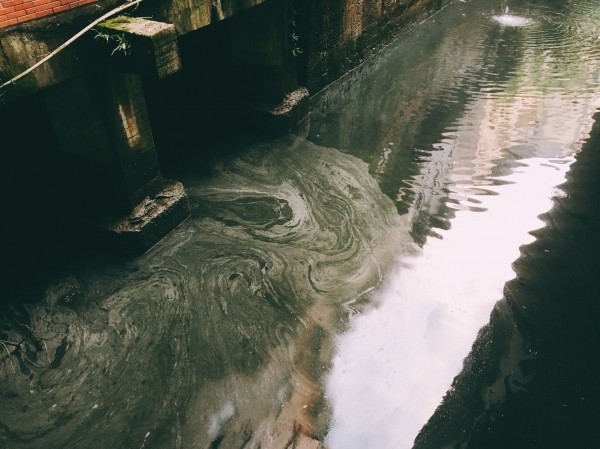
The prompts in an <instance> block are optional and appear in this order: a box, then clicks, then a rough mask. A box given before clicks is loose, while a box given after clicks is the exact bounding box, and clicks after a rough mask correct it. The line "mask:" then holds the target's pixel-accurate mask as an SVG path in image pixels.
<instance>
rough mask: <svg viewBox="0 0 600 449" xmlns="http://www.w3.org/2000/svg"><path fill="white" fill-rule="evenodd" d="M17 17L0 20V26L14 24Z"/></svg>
mask: <svg viewBox="0 0 600 449" xmlns="http://www.w3.org/2000/svg"><path fill="white" fill-rule="evenodd" d="M17 23H18V22H17V19H11V20H6V21H4V22H0V28H4V27H9V26H11V25H16V24H17Z"/></svg>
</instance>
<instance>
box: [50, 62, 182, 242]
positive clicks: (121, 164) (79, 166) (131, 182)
mask: <svg viewBox="0 0 600 449" xmlns="http://www.w3.org/2000/svg"><path fill="white" fill-rule="evenodd" d="M46 102H47V105H48V109H49V112H50V115H51V118H52V122H53V126H54V131H55V133H56V136H57V139H58V142H59V145H60V148H61V152H62V153H63V155H64V156H65V161H66V163H68V164H69V166H70V168H71V171H72V173H73V177H72V179H73V182H74V189H78V190H79V192H80V193H81V192H83V195H82V198H83V201H84V203H85V204H84V205H83V209H84V210H85V212H86V215H87V217H88V218H93V219H95V220H100V221H101V222H102V223H101V224H102V226H103V227H104V228H105V229H107V230H108V231H110V232H111V233H112V234H114V235H115V236H116V237H118V239H119V240H120V244H121V246H123V247H125V248H126V249H131V250H137V251H139V250H145V249H147V248H149V247H150V246H152V245H153V244H154V243H156V242H157V241H158V240H160V238H162V237H163V236H164V235H165V234H166V233H168V232H169V231H170V230H171V229H172V228H173V227H175V226H176V225H177V224H179V223H180V222H181V221H183V220H184V219H185V218H186V217H187V216H188V215H189V207H188V205H187V199H186V196H185V192H184V190H183V186H181V184H180V183H176V182H173V181H168V180H165V179H164V178H163V177H162V176H161V174H160V170H159V167H158V160H157V156H156V151H155V148H154V140H153V138H152V131H151V129H150V123H149V119H148V113H147V111H146V103H145V99H144V95H143V90H142V85H141V80H140V77H139V76H138V75H135V74H126V73H118V72H113V71H106V72H103V73H101V74H96V75H94V76H90V77H89V78H86V79H84V78H77V79H74V80H71V81H68V82H66V83H63V84H61V85H59V86H56V87H55V88H52V89H49V90H48V91H47V92H46Z"/></svg>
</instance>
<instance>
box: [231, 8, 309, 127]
mask: <svg viewBox="0 0 600 449" xmlns="http://www.w3.org/2000/svg"><path fill="white" fill-rule="evenodd" d="M289 9H290V8H289V2H288V0H272V1H268V2H265V3H263V4H261V5H258V6H255V7H253V8H250V9H248V10H247V11H244V12H242V13H240V14H237V15H235V16H233V17H232V18H231V19H230V20H231V23H230V38H231V55H232V60H233V65H234V67H235V71H236V72H237V73H238V74H239V77H238V80H237V84H238V85H239V86H240V91H241V96H242V97H243V98H245V99H246V101H247V102H248V103H249V104H251V105H252V108H253V109H254V110H255V111H258V112H261V113H263V115H264V116H265V118H266V119H267V120H270V121H271V122H272V123H273V124H274V125H275V126H277V127H281V126H283V127H288V128H289V127H293V125H294V124H295V123H297V122H299V121H301V120H302V119H303V118H304V117H305V116H306V115H307V114H308V91H307V90H306V89H305V88H302V87H299V86H298V80H297V70H296V59H295V55H294V54H293V49H292V48H291V45H290V43H291V40H292V36H291V30H290V15H289V12H290V11H289Z"/></svg>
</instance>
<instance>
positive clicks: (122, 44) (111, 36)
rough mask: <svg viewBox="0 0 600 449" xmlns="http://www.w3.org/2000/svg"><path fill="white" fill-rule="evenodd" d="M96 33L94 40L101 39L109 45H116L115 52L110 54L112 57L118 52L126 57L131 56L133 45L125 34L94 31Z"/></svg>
mask: <svg viewBox="0 0 600 449" xmlns="http://www.w3.org/2000/svg"><path fill="white" fill-rule="evenodd" d="M94 32H95V33H96V35H95V36H94V39H100V40H103V41H104V42H106V44H108V45H110V44H113V45H114V48H113V51H112V52H111V53H110V54H111V56H112V55H114V54H115V53H117V52H118V53H121V54H123V55H124V56H129V55H130V54H131V44H130V43H129V41H128V40H127V38H126V37H125V34H122V33H105V32H102V31H99V30H97V29H94Z"/></svg>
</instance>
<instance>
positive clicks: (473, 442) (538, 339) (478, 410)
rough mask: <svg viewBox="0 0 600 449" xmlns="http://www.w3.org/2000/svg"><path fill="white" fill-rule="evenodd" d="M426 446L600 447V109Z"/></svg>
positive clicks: (421, 448) (431, 425) (433, 422)
mask: <svg viewBox="0 0 600 449" xmlns="http://www.w3.org/2000/svg"><path fill="white" fill-rule="evenodd" d="M594 118H595V125H594V128H593V130H592V133H591V135H590V138H589V139H588V140H587V142H586V143H585V144H584V146H583V149H582V151H581V152H580V153H579V154H577V156H576V162H575V163H574V164H573V165H572V166H571V169H570V171H569V172H568V175H567V182H566V183H565V184H564V185H562V186H561V189H562V190H563V191H564V192H565V194H564V195H563V196H560V197H557V198H554V200H553V208H552V209H551V210H550V211H549V212H548V213H546V214H544V215H543V216H542V217H541V218H542V219H543V220H544V221H545V222H546V223H547V225H546V226H545V227H544V228H542V229H540V230H538V231H535V232H534V233H533V234H534V235H535V237H536V241H535V242H533V243H531V244H529V245H526V246H524V247H523V248H521V257H520V258H519V259H518V260H517V261H516V262H515V263H514V269H515V271H516V278H515V279H514V280H512V281H510V282H508V283H507V284H506V286H505V296H504V299H502V300H501V301H499V302H498V304H497V305H496V307H495V308H494V311H493V312H492V315H491V318H490V323H489V324H488V325H487V326H485V327H484V328H482V330H481V331H480V333H479V336H478V338H477V340H476V341H475V343H474V345H473V349H472V352H471V354H470V355H469V356H468V357H467V359H466V360H465V362H464V368H463V371H462V372H461V373H460V374H459V375H458V376H457V377H456V378H455V380H454V383H453V385H452V388H451V390H450V391H449V392H448V393H447V395H446V397H445V398H444V400H443V402H442V404H441V405H440V406H439V408H438V409H437V411H436V412H435V414H434V415H433V416H432V418H431V419H430V420H429V422H428V423H427V425H426V426H425V427H424V428H423V429H422V431H421V432H420V434H419V435H418V437H417V439H416V440H415V445H414V447H415V448H418V449H433V448H435V449H446V448H448V449H449V448H473V449H475V448H476V449H483V448H494V449H508V448H511V449H521V448H522V449H526V448H545V449H550V448H557V449H558V448H582V449H583V448H592V447H600V430H599V428H598V423H600V406H599V404H600V382H598V379H600V360H599V359H598V357H597V355H598V345H599V344H600V326H598V322H599V320H600V290H599V288H600V281H599V278H598V273H599V272H600V183H599V182H598V179H599V176H600V124H599V123H598V120H600V114H596V115H595V117H594Z"/></svg>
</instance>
